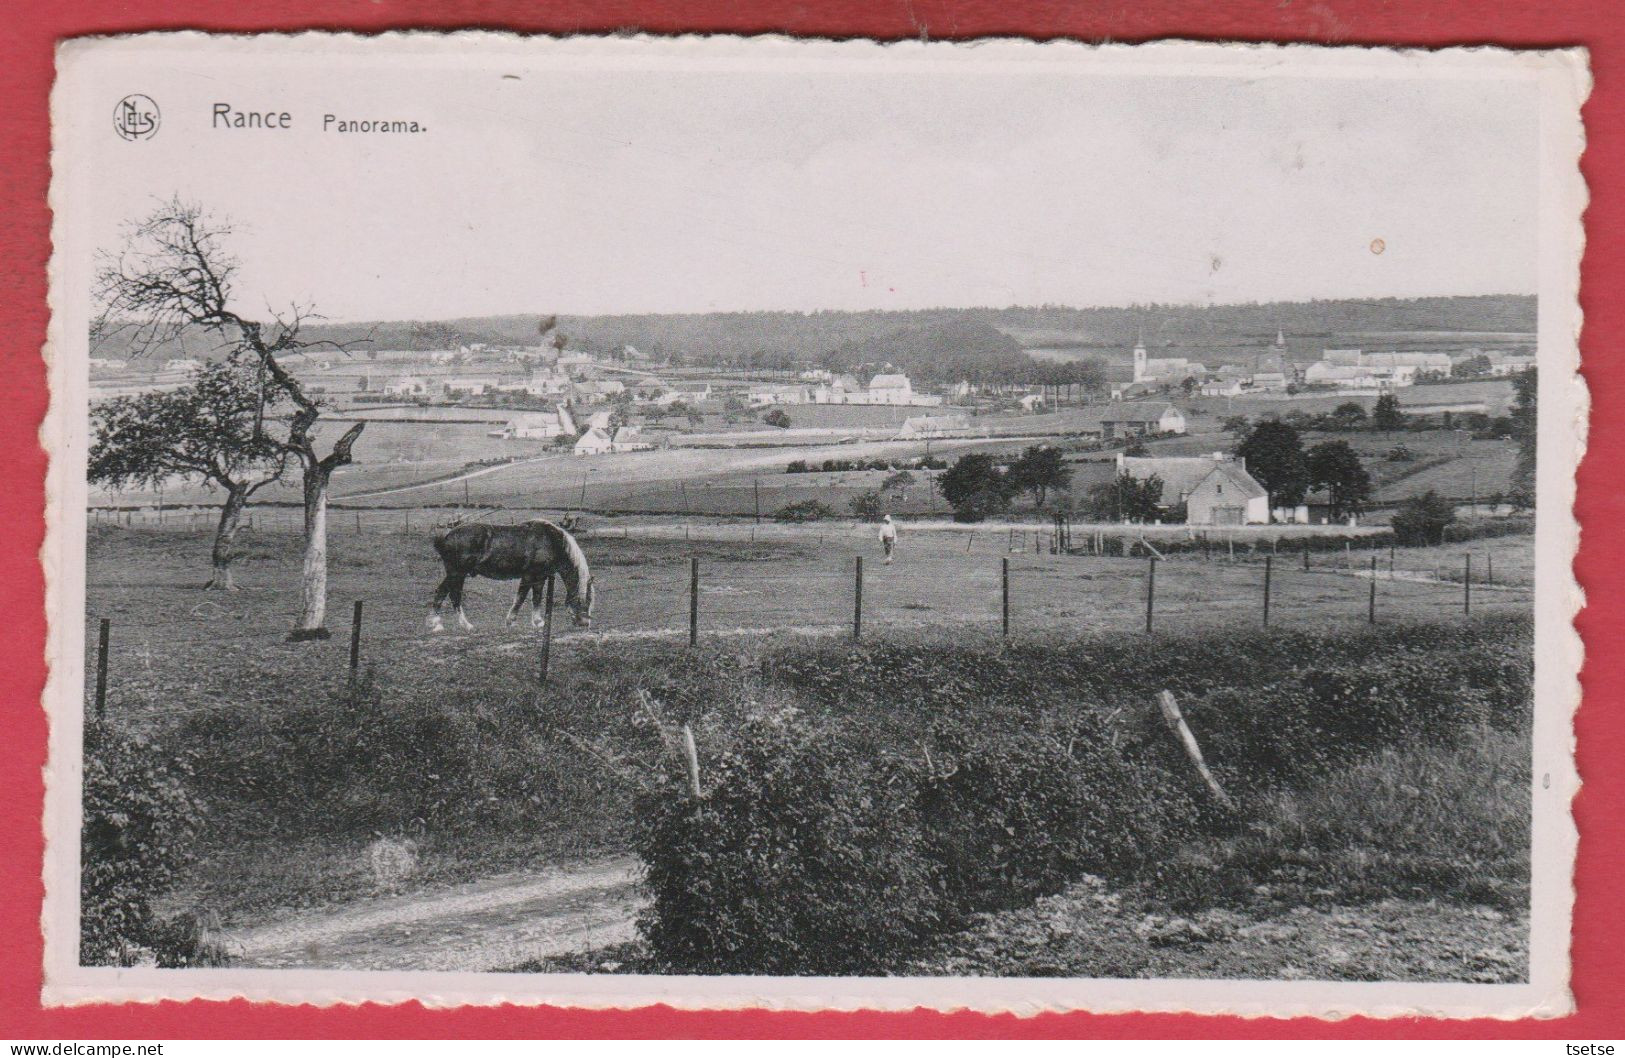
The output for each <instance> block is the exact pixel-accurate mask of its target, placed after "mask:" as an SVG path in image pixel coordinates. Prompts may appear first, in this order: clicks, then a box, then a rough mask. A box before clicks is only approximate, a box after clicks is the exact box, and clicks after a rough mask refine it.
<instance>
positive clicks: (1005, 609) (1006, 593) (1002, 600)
mask: <svg viewBox="0 0 1625 1058" xmlns="http://www.w3.org/2000/svg"><path fill="white" fill-rule="evenodd" d="M1000 562H1001V564H1002V565H1001V570H1000V584H999V610H1000V613H1002V614H1003V615H1004V634H1005V635H1006V636H1008V635H1009V634H1010V560H1009V559H1008V558H1004V559H1000Z"/></svg>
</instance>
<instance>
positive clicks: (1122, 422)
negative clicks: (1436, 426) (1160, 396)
mask: <svg viewBox="0 0 1625 1058" xmlns="http://www.w3.org/2000/svg"><path fill="white" fill-rule="evenodd" d="M1184 432H1185V413H1184V412H1182V411H1180V410H1179V409H1178V408H1176V407H1174V406H1173V405H1172V404H1149V403H1147V404H1124V405H1122V406H1121V407H1118V408H1114V409H1112V410H1111V411H1109V412H1107V413H1106V414H1105V415H1103V416H1102V417H1101V419H1100V435H1101V437H1103V438H1105V439H1106V440H1108V441H1111V440H1114V439H1116V438H1119V437H1144V436H1146V435H1148V434H1170V433H1172V434H1179V433H1184Z"/></svg>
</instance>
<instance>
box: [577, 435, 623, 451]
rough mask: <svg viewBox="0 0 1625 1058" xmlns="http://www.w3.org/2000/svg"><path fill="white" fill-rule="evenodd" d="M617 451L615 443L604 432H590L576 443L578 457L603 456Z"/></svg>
mask: <svg viewBox="0 0 1625 1058" xmlns="http://www.w3.org/2000/svg"><path fill="white" fill-rule="evenodd" d="M614 450H615V441H614V439H613V438H612V437H610V435H609V433H608V432H607V431H604V430H588V431H587V432H586V433H584V434H582V435H581V439H580V440H578V441H577V442H576V446H575V449H574V451H575V454H576V455H578V456H596V455H603V454H604V453H605V452H613V451H614Z"/></svg>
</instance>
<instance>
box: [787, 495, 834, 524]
mask: <svg viewBox="0 0 1625 1058" xmlns="http://www.w3.org/2000/svg"><path fill="white" fill-rule="evenodd" d="M834 516H835V511H834V509H833V508H831V507H830V506H829V505H828V504H827V503H822V502H820V501H818V500H798V501H796V502H795V503H787V504H785V505H784V506H783V507H780V508H779V509H778V510H776V511H774V512H773V520H774V521H776V522H820V521H823V520H824V519H826V518H833V517H834Z"/></svg>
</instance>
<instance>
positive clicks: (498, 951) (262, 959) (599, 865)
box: [225, 857, 642, 970]
mask: <svg viewBox="0 0 1625 1058" xmlns="http://www.w3.org/2000/svg"><path fill="white" fill-rule="evenodd" d="M635 864H636V861H635V860H633V859H632V858H630V857H620V858H615V859H609V860H601V861H598V862H596V863H592V864H589V865H587V866H583V867H575V868H570V869H568V870H547V871H542V872H536V871H523V872H516V873H512V874H504V875H498V876H495V877H492V878H485V879H482V880H480V881H478V882H471V883H469V884H467V885H461V886H457V887H455V888H452V889H447V890H442V891H439V892H434V893H416V894H412V895H408V896H386V897H377V898H373V899H370V900H364V901H360V902H357V903H353V904H349V905H347V906H345V907H342V908H338V909H336V910H328V911H322V912H314V913H307V914H303V915H296V916H292V917H289V918H286V919H282V920H280V921H276V922H270V923H266V924H264V925H261V926H258V927H256V928H253V929H245V930H237V931H234V932H231V933H229V934H228V935H227V936H226V938H225V942H226V945H227V947H228V949H229V950H230V951H232V952H233V954H234V955H235V958H236V964H237V965H239V966H252V967H261V968H285V967H295V966H297V967H309V968H315V969H327V970H495V969H501V968H503V967H508V966H513V965H516V964H518V963H521V962H524V961H525V960H528V959H537V958H541V957H543V956H547V955H561V954H565V953H567V952H573V951H581V950H584V949H587V948H596V947H601V946H603V945H606V944H618V943H621V942H623V941H627V940H631V939H632V938H633V936H634V933H635V930H634V927H633V920H634V919H635V918H636V916H637V911H638V908H639V907H640V906H641V902H642V901H641V898H640V896H639V895H638V892H637V889H636V886H635V875H634V867H635Z"/></svg>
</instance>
